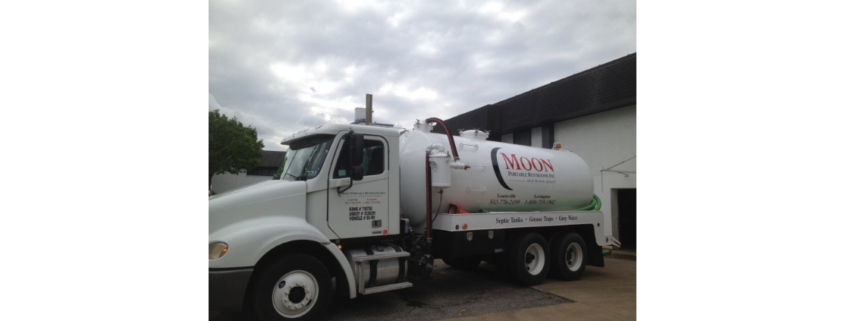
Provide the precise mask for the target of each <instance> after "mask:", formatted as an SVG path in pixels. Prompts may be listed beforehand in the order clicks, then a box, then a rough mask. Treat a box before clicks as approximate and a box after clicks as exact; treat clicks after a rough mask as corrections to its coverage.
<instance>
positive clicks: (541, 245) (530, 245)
mask: <svg viewBox="0 0 845 321" xmlns="http://www.w3.org/2000/svg"><path fill="white" fill-rule="evenodd" d="M549 259H550V256H549V244H548V243H546V239H544V238H543V236H542V235H540V234H537V233H529V234H525V235H522V236H519V237H517V238H516V239H515V240H514V242H513V243H512V244H511V246H510V248H509V250H508V265H509V267H508V270H509V271H511V275H512V276H513V277H514V278H516V280H517V281H518V282H519V283H522V284H523V285H526V286H532V285H537V284H540V283H543V279H545V278H546V274H548V272H549Z"/></svg>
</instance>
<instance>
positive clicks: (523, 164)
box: [519, 157, 533, 171]
mask: <svg viewBox="0 0 845 321" xmlns="http://www.w3.org/2000/svg"><path fill="white" fill-rule="evenodd" d="M526 160H527V161H528V166H525V161H526ZM519 163H520V164H522V167H525V170H527V171H530V170H532V169H533V168H532V167H531V161H530V160H528V158H525V157H520V158H519Z"/></svg>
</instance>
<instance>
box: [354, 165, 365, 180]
mask: <svg viewBox="0 0 845 321" xmlns="http://www.w3.org/2000/svg"><path fill="white" fill-rule="evenodd" d="M351 174H352V180H353V181H360V180H361V179H363V178H364V167H363V166H361V165H354V166H352V173H351Z"/></svg>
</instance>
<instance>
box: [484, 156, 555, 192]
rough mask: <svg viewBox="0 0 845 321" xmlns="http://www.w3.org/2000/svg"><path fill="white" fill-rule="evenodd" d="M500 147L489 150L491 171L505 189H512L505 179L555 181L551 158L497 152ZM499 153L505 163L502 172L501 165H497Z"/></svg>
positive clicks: (550, 182) (549, 182)
mask: <svg viewBox="0 0 845 321" xmlns="http://www.w3.org/2000/svg"><path fill="white" fill-rule="evenodd" d="M500 149H501V147H496V148H493V150H492V151H490V160H491V161H492V162H493V172H494V173H495V174H496V179H498V180H499V184H501V185H502V187H504V188H505V189H507V190H510V191H512V190H513V188H511V187H510V186H508V184H507V183H505V181H509V182H522V183H531V184H535V183H539V184H554V183H555V168H554V166H553V165H552V161H551V160H549V159H542V158H536V157H530V158H529V157H525V156H520V155H517V154H515V153H510V154H508V153H501V152H499V150H500ZM500 155H501V156H502V159H503V162H502V163H503V164H504V165H505V168H504V173H503V171H502V169H500V167H501V166H499V156H500ZM503 175H504V176H503ZM506 177H507V178H506Z"/></svg>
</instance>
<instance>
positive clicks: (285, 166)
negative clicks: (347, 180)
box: [275, 135, 334, 181]
mask: <svg viewBox="0 0 845 321" xmlns="http://www.w3.org/2000/svg"><path fill="white" fill-rule="evenodd" d="M333 139H334V136H332V135H317V136H312V137H306V138H303V139H301V140H297V141H295V142H293V143H291V144H290V149H288V152H287V153H286V154H285V160H284V162H282V166H281V167H280V168H279V171H277V173H279V174H278V176H276V177H275V179H283V180H286V181H304V180H308V179H311V178H314V176H317V174H319V173H320V169H321V168H323V162H324V161H325V160H326V155H328V153H329V147H331V145H332V140H333Z"/></svg>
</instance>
